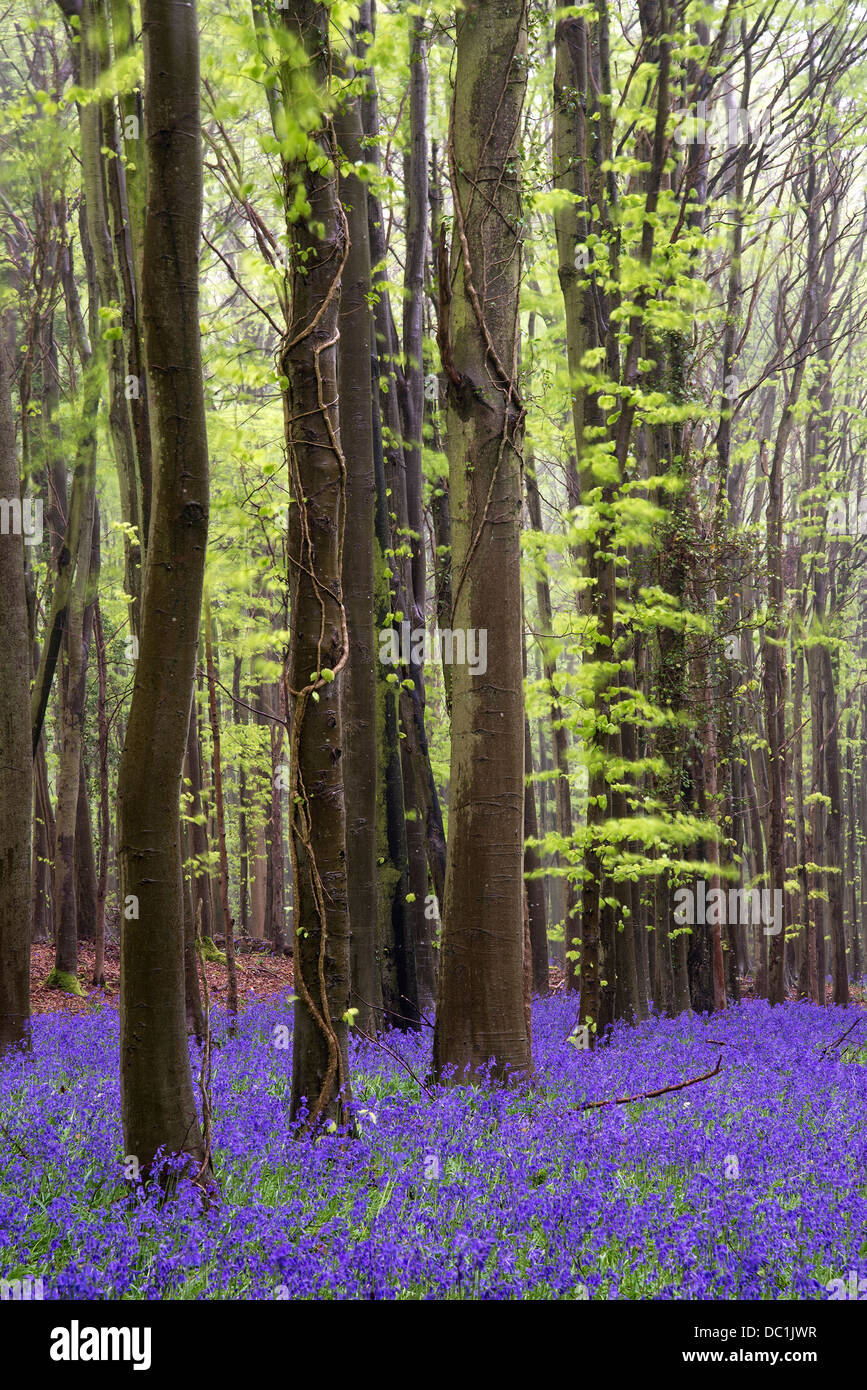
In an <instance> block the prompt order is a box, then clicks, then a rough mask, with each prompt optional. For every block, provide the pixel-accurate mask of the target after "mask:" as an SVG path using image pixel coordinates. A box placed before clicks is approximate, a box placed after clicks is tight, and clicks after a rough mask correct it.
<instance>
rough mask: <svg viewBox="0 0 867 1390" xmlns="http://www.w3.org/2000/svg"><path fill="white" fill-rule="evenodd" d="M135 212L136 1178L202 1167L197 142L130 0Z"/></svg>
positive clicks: (128, 782)
mask: <svg viewBox="0 0 867 1390" xmlns="http://www.w3.org/2000/svg"><path fill="white" fill-rule="evenodd" d="M142 32H143V37H144V69H145V145H146V149H147V219H146V225H145V237H144V248H143V256H142V261H143V264H142V285H141V302H142V316H143V320H144V329H145V360H146V365H147V375H148V387H149V400H150V407H151V409H150V425H151V446H152V456H153V473H154V494H153V499H152V501H153V505H152V512H151V532H150V544H149V549H148V564H147V568H146V572H145V580H144V588H143V595H142V635H141V646H140V650H139V659H138V663H137V665H136V680H135V688H134V690H133V696H132V702H131V705H130V710H129V719H128V723H127V730H126V739H125V741H124V747H123V753H122V755H121V763H120V772H119V777H118V793H117V796H118V836H117V838H118V860H119V865H120V885H121V887H120V892H121V914H122V915H121V961H120V968H121V997H120V1034H121V1044H120V1054H121V1073H120V1081H121V1113H122V1118H123V1131H124V1144H125V1146H126V1152H127V1153H128V1154H131V1155H135V1157H136V1158H137V1160H138V1164H139V1170H140V1172H141V1173H142V1174H143V1175H144V1176H146V1177H147V1176H149V1175H150V1173H151V1171H152V1167H153V1159H154V1155H155V1153H156V1151H157V1149H158V1148H163V1149H164V1150H165V1152H166V1153H168V1154H176V1153H186V1154H190V1155H191V1156H192V1157H193V1158H194V1159H195V1160H197V1162H198V1164H199V1165H201V1164H203V1163H204V1161H205V1154H204V1149H203V1145H202V1139H201V1134H200V1131H199V1123H198V1119H197V1116H196V1107H195V1102H194V1099H193V1086H192V1077H191V1073H190V1062H189V1054H188V1051H187V1029H186V1016H185V1001H184V894H183V877H182V868H181V865H182V853H181V838H180V791H181V772H182V768H183V761H184V750H185V747H186V744H187V738H188V734H189V723H190V704H191V701H192V699H193V684H194V678H195V670H196V659H197V653H198V643H199V620H200V614H201V604H202V586H203V579H204V569H205V547H206V544H207V536H208V502H209V489H208V483H209V478H208V447H207V435H206V428H205V401H204V390H203V383H202V361H201V341H200V337H199V304H198V300H199V293H198V289H199V264H198V261H199V236H200V229H201V215H202V149H201V121H200V114H199V45H198V14H197V6H196V4H195V3H191V4H189V5H184V6H177V5H173V4H171V3H170V0H142Z"/></svg>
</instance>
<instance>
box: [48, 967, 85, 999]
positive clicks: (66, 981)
mask: <svg viewBox="0 0 867 1390" xmlns="http://www.w3.org/2000/svg"><path fill="white" fill-rule="evenodd" d="M45 988H46V989H62V990H63V992H64V994H77V995H78V996H79V997H82V996H83V995H84V990H83V989H82V988H81V985H80V983H79V981H78V976H77V975H71V974H70V973H69V972H68V971H66V970H52V972H51V974H50V975H49V976H48V979H47V980H46V981H45Z"/></svg>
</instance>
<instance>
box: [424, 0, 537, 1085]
mask: <svg viewBox="0 0 867 1390" xmlns="http://www.w3.org/2000/svg"><path fill="white" fill-rule="evenodd" d="M526 30H527V7H526V4H525V3H524V0H507V3H499V0H498V3H496V4H495V3H493V0H474V2H473V0H471V3H469V4H468V5H467V6H466V9H465V10H463V11H462V12H461V14H460V16H459V18H458V22H457V65H456V69H455V86H454V98H453V103H452V113H451V125H450V143H449V168H450V176H451V184H452V197H453V199H454V227H453V234H452V252H451V264H450V267H449V281H450V283H449V285H448V286H442V287H441V292H442V295H443V303H444V304H445V305H446V306H447V312H448V323H447V324H445V325H443V324H441V325H440V333H441V339H440V341H441V345H442V352H443V363H442V365H443V370H444V371H445V373H446V375H447V377H448V417H447V418H448V425H447V431H448V434H447V439H448V443H447V448H448V455H449V491H450V499H451V517H452V555H451V564H452V594H453V598H452V622H453V625H454V626H455V627H460V628H463V629H464V630H465V631H466V630H469V629H475V630H479V629H486V630H487V649H488V669H487V672H486V673H485V674H484V675H474V674H473V673H472V672H471V671H470V669H469V667H468V666H467V665H457V666H455V668H454V672H453V674H452V725H451V799H450V805H451V816H450V830H449V853H448V860H447V867H446V883H445V902H444V905H443V928H442V961H441V965H440V981H439V992H438V996H437V1013H436V1029H435V1032H434V1052H433V1061H434V1071H435V1074H436V1075H437V1077H438V1078H440V1079H441V1080H447V1079H454V1080H456V1081H459V1082H466V1081H474V1080H476V1079H477V1077H476V1076H475V1075H474V1074H475V1073H476V1072H477V1071H478V1069H479V1068H480V1067H484V1066H485V1065H486V1064H487V1063H488V1062H489V1060H490V1059H491V1058H493V1063H494V1072H493V1074H494V1075H495V1076H497V1077H500V1078H505V1077H507V1076H510V1075H513V1074H514V1075H518V1074H520V1073H524V1072H526V1071H528V1069H529V1067H530V1064H531V1059H530V1051H529V1042H528V1038H527V1030H526V1023H525V1019H524V1011H523V952H524V907H523V903H524V894H523V877H522V875H523V821H524V699H523V683H522V662H521V569H520V540H519V532H520V524H521V506H522V498H521V462H522V450H523V424H524V404H523V401H522V399H521V393H520V388H519V383H518V334H519V317H518V289H519V284H520V274H521V233H520V218H521V179H520V165H519V149H518V147H519V131H520V119H521V110H522V106H523V101H524V95H525V91H526V48H527V33H526Z"/></svg>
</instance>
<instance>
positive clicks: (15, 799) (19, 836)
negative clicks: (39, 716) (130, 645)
mask: <svg viewBox="0 0 867 1390" xmlns="http://www.w3.org/2000/svg"><path fill="white" fill-rule="evenodd" d="M6 329H7V324H6V322H5V321H4V320H3V319H2V317H0V497H3V498H4V499H6V500H9V501H12V500H14V499H17V498H19V497H20V495H21V484H20V479H19V475H18V454H17V451H16V447H15V417H14V415H13V413H12V363H11V360H10V355H9V351H8V345H7V334H6ZM0 672H2V673H3V674H2V677H0V767H2V768H3V786H2V792H0V1052H2V1051H3V1050H4V1048H7V1047H14V1046H18V1045H22V1044H23V1045H27V1044H28V1043H29V1038H30V833H31V829H30V817H31V809H32V806H33V750H32V748H31V745H30V733H29V720H28V709H29V704H30V689H29V679H28V677H29V675H30V650H29V637H28V623H27V597H26V592H25V585H24V541H23V539H22V537H21V536H16V535H15V534H14V533H12V532H11V530H10V532H8V533H7V532H5V531H4V532H3V533H0Z"/></svg>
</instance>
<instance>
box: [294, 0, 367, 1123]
mask: <svg viewBox="0 0 867 1390" xmlns="http://www.w3.org/2000/svg"><path fill="white" fill-rule="evenodd" d="M284 22H285V24H286V27H287V29H288V31H289V33H290V34H291V36H292V37H293V39H294V40H295V41H296V43H298V44H300V45H302V46H303V51H304V53H305V55H306V62H305V63H303V65H301V66H298V65H297V64H298V58H297V56H296V57H295V58H293V63H292V65H290V64H289V63H288V62H287V63H285V64H284V65H283V67H282V68H281V77H282V84H283V104H284V108H285V110H286V112H287V113H292V112H294V111H295V110H296V107H297V103H298V101H299V97H300V92H301V91H303V93H304V97H303V100H304V103H305V108H306V109H307V110H308V111H309V107H310V87H311V84H313V85H314V88H318V90H319V92H320V93H321V94H324V92H325V88H326V84H327V81H328V74H329V70H330V64H331V56H330V48H329V40H328V10H327V8H326V6H325V5H322V4H316V3H314V2H313V0H295V2H294V3H290V5H289V7H288V8H287V10H286V11H285V21H284ZM292 119H296V117H294V116H293V117H292ZM308 123H309V124H310V125H311V126H312V129H311V130H310V132H309V136H308V146H307V154H306V155H304V156H300V157H299V158H298V159H297V160H295V161H294V162H293V163H290V164H287V165H286V166H285V169H284V180H285V196H286V208H287V212H288V211H289V209H290V208H291V207H292V206H293V204H294V202H295V199H296V197H297V196H298V194H299V193H303V196H304V197H305V199H306V201H307V203H308V205H309V208H310V213H309V218H308V217H302V218H299V219H298V220H297V221H294V220H289V221H288V222H287V228H288V237H289V249H290V280H291V289H292V312H291V318H290V323H289V328H288V330H287V333H286V337H285V339H284V342H283V344H282V347H281V351H280V369H281V372H282V373H283V375H284V377H285V378H286V380H287V382H288V385H287V386H286V388H285V391H284V418H285V429H286V446H287V451H288V455H289V486H290V492H291V495H292V506H291V508H290V513H289V569H290V576H289V577H290V604H291V644H290V652H289V671H288V680H287V684H286V690H287V704H288V705H289V706H290V708H291V718H290V724H291V739H290V753H289V815H290V850H291V855H292V871H293V873H292V877H293V883H294V894H295V902H294V928H295V955H294V962H295V989H296V991H297V993H298V996H299V997H298V1000H297V1002H296V1004H295V1010H294V1043H293V1050H292V1099H291V1116H292V1118H293V1119H295V1120H297V1119H299V1118H303V1119H304V1120H305V1127H306V1128H308V1129H312V1128H313V1127H314V1126H315V1125H317V1123H319V1122H320V1121H324V1122H326V1123H328V1122H332V1123H336V1124H338V1125H342V1124H343V1123H345V1122H346V1120H347V1108H346V1107H347V1104H348V1101H349V1067H348V1056H347V1049H348V1022H347V1020H348V1013H347V1011H348V1009H349V1007H350V995H349V913H348V904H347V882H346V819H345V808H344V792H343V763H342V753H343V729H342V721H341V708H340V705H341V694H342V691H341V686H342V684H343V680H344V676H343V668H344V666H345V664H346V661H347V658H348V656H349V651H348V638H347V631H346V612H345V609H344V607H343V600H342V590H341V568H342V562H343V543H344V524H345V508H346V470H345V464H344V460H343V455H342V453H341V449H340V442H339V429H340V425H339V420H338V416H337V394H338V393H337V340H338V311H339V303H340V284H341V275H342V273H343V269H344V265H345V260H346V255H347V251H348V242H347V233H346V219H345V217H344V215H343V212H342V209H341V207H340V204H339V202H338V198H337V185H336V179H335V177H334V172H333V167H332V166H333V165H334V163H335V161H336V150H335V146H334V139H333V131H332V128H331V127H330V125H328V126H326V125H323V124H322V123H321V120H320V119H318V118H316V119H312V120H311V118H310V117H309V116H308Z"/></svg>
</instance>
